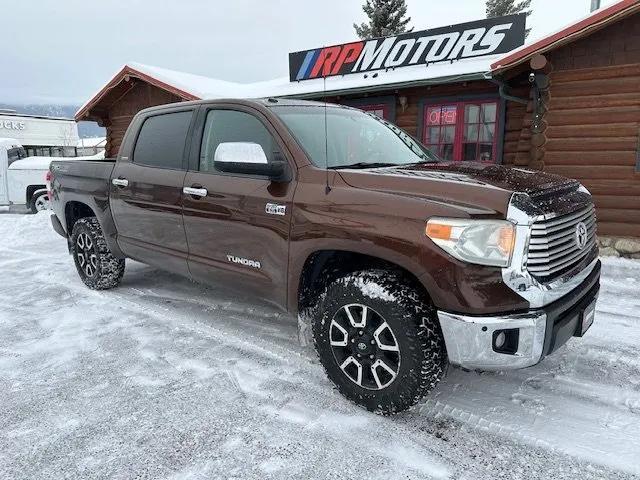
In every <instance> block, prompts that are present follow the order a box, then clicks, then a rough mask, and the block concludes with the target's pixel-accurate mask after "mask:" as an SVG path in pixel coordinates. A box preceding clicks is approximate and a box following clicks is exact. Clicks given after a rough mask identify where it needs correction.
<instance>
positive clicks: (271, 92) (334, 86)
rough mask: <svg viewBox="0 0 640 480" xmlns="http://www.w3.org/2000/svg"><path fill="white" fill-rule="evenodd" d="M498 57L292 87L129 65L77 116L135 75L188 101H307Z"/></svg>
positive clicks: (474, 73) (452, 76)
mask: <svg viewBox="0 0 640 480" xmlns="http://www.w3.org/2000/svg"><path fill="white" fill-rule="evenodd" d="M498 58H499V55H487V56H484V57H476V58H472V59H465V60H457V61H453V62H450V61H446V62H439V63H432V64H429V65H415V66H410V67H402V68H397V69H388V70H379V71H375V72H369V73H367V74H364V73H356V74H350V75H342V76H335V77H328V78H326V79H324V78H318V79H313V80H301V81H298V82H291V81H290V80H289V77H281V78H276V79H273V80H268V81H262V82H255V83H237V82H228V81H225V80H218V79H215V78H209V77H204V76H202V75H194V74H191V73H185V72H179V71H176V70H170V69H167V68H161V67H155V66H152V65H145V64H142V63H137V62H129V63H127V64H126V65H125V66H124V67H123V68H122V69H120V70H119V71H118V72H117V73H116V74H115V75H114V76H113V77H112V78H111V80H110V81H109V82H108V83H107V84H106V85H105V86H104V87H103V88H102V89H100V90H99V91H98V92H97V93H96V94H95V95H93V96H92V97H91V98H90V99H89V100H88V101H87V102H86V103H85V104H84V105H83V106H82V107H80V109H79V110H78V112H77V113H76V115H75V118H76V120H82V119H83V117H84V116H85V115H86V114H87V113H88V112H89V110H90V109H91V108H92V107H93V106H94V105H96V104H97V103H98V102H99V101H100V99H101V98H103V97H104V96H105V95H106V94H107V93H108V92H109V90H110V89H111V88H113V87H115V86H116V85H118V84H119V83H120V82H121V81H122V80H123V79H124V78H125V77H126V76H134V77H138V78H141V79H142V80H145V81H147V82H149V83H151V84H152V85H155V86H158V87H160V88H163V89H165V90H167V91H169V92H172V93H174V94H175V95H177V96H179V97H180V98H183V99H184V100H200V99H215V98H262V97H294V96H295V97H305V96H318V95H319V94H323V93H327V94H338V93H341V92H345V91H356V90H357V91H367V90H374V89H375V90H380V88H381V87H386V88H393V87H396V86H397V87H399V86H408V85H419V84H429V83H447V82H455V81H463V80H468V79H475V78H483V77H484V76H485V75H486V74H487V72H489V70H490V67H491V62H493V61H495V60H497V59H498Z"/></svg>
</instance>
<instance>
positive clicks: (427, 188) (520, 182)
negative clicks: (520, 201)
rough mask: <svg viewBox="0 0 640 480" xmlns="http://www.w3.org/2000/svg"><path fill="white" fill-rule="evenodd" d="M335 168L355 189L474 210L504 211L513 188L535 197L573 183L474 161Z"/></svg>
mask: <svg viewBox="0 0 640 480" xmlns="http://www.w3.org/2000/svg"><path fill="white" fill-rule="evenodd" d="M338 172H339V173H340V176H341V177H342V178H343V180H344V181H345V182H346V183H347V184H349V185H351V186H352V187H355V188H363V189H368V190H375V191H380V192H385V193H390V194H397V195H406V196H416V197H423V198H428V199H431V200H434V201H444V202H445V203H447V204H450V205H452V206H453V205H457V206H458V207H462V208H464V209H465V210H467V211H468V212H470V213H471V212H474V213H476V214H494V213H499V214H501V215H506V210H507V208H508V205H509V201H510V199H511V196H512V194H513V193H525V194H528V195H531V196H537V195H540V194H546V193H551V192H554V191H556V190H566V189H575V188H577V186H578V182H576V181H575V180H569V179H566V178H564V177H561V176H559V175H553V174H549V173H544V172H537V171H536V172H534V171H529V170H525V169H521V168H508V167H503V166H501V165H487V164H482V163H475V162H440V163H422V164H415V165H406V166H397V167H383V168H369V169H344V170H338ZM454 187H455V188H454ZM460 187H462V188H460Z"/></svg>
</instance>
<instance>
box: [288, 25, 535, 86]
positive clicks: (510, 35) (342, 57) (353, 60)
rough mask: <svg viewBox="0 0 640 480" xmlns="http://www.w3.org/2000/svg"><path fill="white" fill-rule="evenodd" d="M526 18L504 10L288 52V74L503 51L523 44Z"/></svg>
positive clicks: (307, 75)
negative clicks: (495, 15)
mask: <svg viewBox="0 0 640 480" xmlns="http://www.w3.org/2000/svg"><path fill="white" fill-rule="evenodd" d="M525 22H526V15H524V14H519V15H509V16H506V17H498V18H488V19H486V20H480V21H477V22H469V23H461V24H459V25H451V26H449V27H441V28H434V29H431V30H423V31H420V32H411V33H403V34H401V35H396V36H394V37H385V38H376V39H372V40H362V41H358V42H353V43H347V44H343V45H334V46H332V47H325V48H317V49H315V50H304V51H302V52H295V53H290V54H289V79H290V80H291V81H292V82H293V81H296V80H307V79H312V78H321V77H329V76H334V75H347V74H350V73H362V72H369V71H372V70H380V69H387V68H400V67H408V66H412V65H428V64H430V63H435V62H444V61H455V60H464V59H467V58H474V57H480V56H483V55H491V54H498V53H506V52H510V51H511V50H513V49H514V48H517V47H519V46H521V45H522V44H524V32H525Z"/></svg>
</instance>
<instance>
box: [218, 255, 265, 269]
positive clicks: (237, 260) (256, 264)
mask: <svg viewBox="0 0 640 480" xmlns="http://www.w3.org/2000/svg"><path fill="white" fill-rule="evenodd" d="M227 260H228V261H229V262H233V263H239V264H240V265H244V266H246V267H253V268H262V265H260V262H258V261H257V260H249V259H248V258H242V257H236V256H235V255H227Z"/></svg>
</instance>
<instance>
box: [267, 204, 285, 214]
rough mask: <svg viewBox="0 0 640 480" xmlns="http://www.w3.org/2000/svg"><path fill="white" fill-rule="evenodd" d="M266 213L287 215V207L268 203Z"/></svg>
mask: <svg viewBox="0 0 640 480" xmlns="http://www.w3.org/2000/svg"><path fill="white" fill-rule="evenodd" d="M264 211H265V212H267V213H268V214H269V215H286V214H287V206H286V205H278V204H277V203H267V204H266V205H265V207H264Z"/></svg>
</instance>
